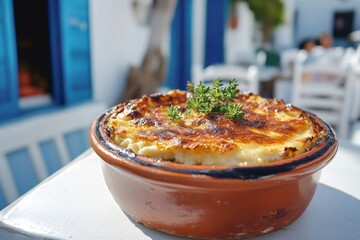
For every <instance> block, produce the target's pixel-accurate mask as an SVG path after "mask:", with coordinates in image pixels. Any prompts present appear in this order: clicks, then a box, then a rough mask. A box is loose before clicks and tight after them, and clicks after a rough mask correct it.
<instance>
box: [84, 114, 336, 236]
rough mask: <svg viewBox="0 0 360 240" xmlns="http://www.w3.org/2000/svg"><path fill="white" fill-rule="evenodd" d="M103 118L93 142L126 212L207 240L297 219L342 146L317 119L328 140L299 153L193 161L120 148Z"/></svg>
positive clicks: (145, 221) (153, 225) (266, 229)
mask: <svg viewBox="0 0 360 240" xmlns="http://www.w3.org/2000/svg"><path fill="white" fill-rule="evenodd" d="M105 119H106V114H104V115H102V116H100V117H99V118H98V119H96V120H95V121H94V123H93V125H92V128H91V132H90V140H91V144H92V147H93V148H94V150H95V152H96V153H97V154H98V155H99V156H100V157H101V158H102V159H103V160H104V161H103V162H102V170H103V174H104V177H105V180H106V183H107V185H108V188H109V190H110V192H111V193H112V195H113V197H114V199H115V200H116V202H117V203H118V204H119V206H120V207H121V208H122V209H123V211H124V212H125V213H127V214H128V216H130V217H132V218H134V219H135V220H136V221H138V222H139V223H142V224H144V225H146V226H148V227H150V228H154V229H157V230H159V231H164V232H167V233H171V234H175V235H179V236H188V237H195V238H203V239H239V238H246V237H252V236H258V235H263V234H267V233H270V232H273V231H276V230H278V229H281V228H283V227H285V226H287V225H288V224H290V223H291V222H293V221H295V220H296V219H297V218H298V217H300V216H301V214H302V213H303V212H304V211H305V209H306V207H307V206H308V204H309V203H310V201H311V199H312V197H313V195H314V192H315V190H316V186H317V182H318V181H319V177H320V170H321V168H322V167H324V166H325V165H326V164H327V163H328V162H329V161H330V160H331V159H332V158H333V156H334V155H335V153H336V151H337V146H338V141H337V138H336V136H335V134H334V132H333V130H332V129H331V128H330V127H329V126H327V125H326V124H325V123H323V122H322V121H321V120H320V119H318V118H316V121H317V122H318V123H319V124H321V125H322V126H323V127H324V128H325V129H326V130H327V131H328V133H329V134H328V137H327V138H326V139H324V140H323V141H322V142H321V143H320V144H319V145H318V146H317V147H315V148H314V149H312V150H310V151H309V152H307V153H305V154H302V155H300V156H298V157H295V158H289V159H286V160H282V161H278V162H275V163H268V164H264V165H260V166H255V167H209V166H208V167H205V166H191V165H183V164H177V163H172V162H164V161H158V160H156V159H151V158H147V157H144V156H139V155H136V154H134V153H133V152H131V151H128V150H126V149H122V148H120V147H118V146H116V145H115V144H114V143H112V141H111V140H110V139H109V138H108V137H107V135H106V134H105V131H104V129H103V122H104V120H105Z"/></svg>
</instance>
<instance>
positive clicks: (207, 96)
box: [167, 78, 244, 120]
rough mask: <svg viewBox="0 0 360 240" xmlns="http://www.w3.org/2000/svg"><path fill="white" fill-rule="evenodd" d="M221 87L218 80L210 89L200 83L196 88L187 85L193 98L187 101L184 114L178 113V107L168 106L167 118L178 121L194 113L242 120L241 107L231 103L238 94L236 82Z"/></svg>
mask: <svg viewBox="0 0 360 240" xmlns="http://www.w3.org/2000/svg"><path fill="white" fill-rule="evenodd" d="M223 85H224V84H223V82H222V80H221V79H219V78H218V79H216V80H214V81H213V86H212V88H211V87H209V86H205V85H204V84H203V83H202V82H200V84H199V85H198V86H197V87H196V88H195V86H194V84H193V83H188V84H187V88H188V91H189V92H190V93H192V95H193V96H192V98H189V99H188V100H187V109H186V112H185V114H183V113H182V112H181V111H180V107H179V106H170V107H169V108H168V110H167V116H168V117H169V118H170V119H171V120H178V119H180V118H183V117H184V116H186V115H188V114H190V112H195V113H201V114H203V115H211V114H220V115H224V116H225V117H226V118H228V119H230V120H236V119H240V118H242V117H243V116H244V112H243V111H242V105H241V104H236V103H234V102H233V101H234V98H235V96H236V94H237V93H239V90H238V89H237V86H238V84H237V82H236V80H235V79H233V80H230V81H229V86H227V87H223Z"/></svg>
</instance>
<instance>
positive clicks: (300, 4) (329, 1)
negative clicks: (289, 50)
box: [295, 0, 360, 43]
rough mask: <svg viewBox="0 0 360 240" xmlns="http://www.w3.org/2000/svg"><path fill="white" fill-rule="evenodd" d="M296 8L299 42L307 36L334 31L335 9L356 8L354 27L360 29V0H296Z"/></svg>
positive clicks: (297, 37) (346, 9) (297, 38)
mask: <svg viewBox="0 0 360 240" xmlns="http://www.w3.org/2000/svg"><path fill="white" fill-rule="evenodd" d="M295 9H297V11H298V24H297V31H296V35H295V39H296V42H297V43H299V42H300V41H301V40H302V39H304V38H307V37H317V36H318V35H319V34H320V33H321V32H329V33H332V29H333V27H332V24H333V16H334V12H335V11H349V10H350V11H351V10H354V12H355V18H354V28H355V29H360V2H359V0H316V1H314V0H295Z"/></svg>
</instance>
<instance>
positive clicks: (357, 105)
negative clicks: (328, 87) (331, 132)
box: [340, 63, 360, 144]
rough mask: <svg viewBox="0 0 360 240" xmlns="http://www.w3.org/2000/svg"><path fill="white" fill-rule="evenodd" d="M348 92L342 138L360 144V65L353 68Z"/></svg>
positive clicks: (341, 128)
mask: <svg viewBox="0 0 360 240" xmlns="http://www.w3.org/2000/svg"><path fill="white" fill-rule="evenodd" d="M348 79H349V84H348V86H347V91H346V104H345V106H346V108H345V109H344V111H345V113H344V114H343V116H342V120H341V125H340V132H341V135H342V137H345V138H349V139H351V141H352V142H354V143H356V144H360V63H358V64H355V65H353V66H352V67H351V69H350V71H349V75H348Z"/></svg>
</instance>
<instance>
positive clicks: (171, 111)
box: [166, 105, 182, 121]
mask: <svg viewBox="0 0 360 240" xmlns="http://www.w3.org/2000/svg"><path fill="white" fill-rule="evenodd" d="M166 115H167V116H168V117H169V118H170V119H171V120H172V121H175V120H178V119H180V118H182V112H181V110H180V107H179V106H173V105H171V106H170V107H169V108H168V109H167V113H166Z"/></svg>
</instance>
